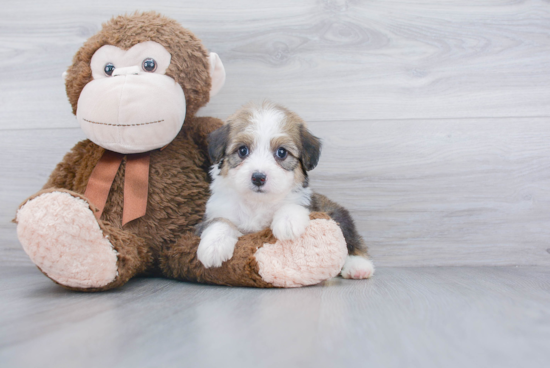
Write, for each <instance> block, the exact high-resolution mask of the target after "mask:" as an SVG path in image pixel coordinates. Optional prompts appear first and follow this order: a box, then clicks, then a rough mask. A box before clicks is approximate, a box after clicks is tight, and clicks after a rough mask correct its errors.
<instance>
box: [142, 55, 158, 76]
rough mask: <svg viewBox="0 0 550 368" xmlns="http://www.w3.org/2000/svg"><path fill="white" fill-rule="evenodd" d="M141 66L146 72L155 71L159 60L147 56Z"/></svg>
mask: <svg viewBox="0 0 550 368" xmlns="http://www.w3.org/2000/svg"><path fill="white" fill-rule="evenodd" d="M141 66H142V68H143V70H145V71H146V72H150V73H153V72H154V71H155V70H157V62H156V61H155V59H153V58H147V59H145V60H143V63H142V64H141Z"/></svg>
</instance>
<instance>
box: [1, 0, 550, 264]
mask: <svg viewBox="0 0 550 368" xmlns="http://www.w3.org/2000/svg"><path fill="white" fill-rule="evenodd" d="M135 9H139V10H149V9H155V10H158V11H160V12H162V13H164V14H166V15H169V16H171V17H174V18H176V19H177V20H179V21H180V22H181V23H182V24H184V25H185V26H187V27H188V28H190V29H191V30H193V31H194V32H195V33H196V34H197V35H198V36H199V37H201V38H202V39H203V41H204V43H205V44H206V45H207V47H208V48H209V49H210V50H212V51H215V52H218V53H219V54H220V56H221V58H222V59H223V61H224V63H225V66H226V70H227V74H228V79H227V84H226V86H225V88H224V89H223V90H222V92H221V93H220V94H219V95H218V96H216V97H215V98H214V99H213V101H211V103H210V104H209V105H208V106H207V107H206V108H204V109H203V110H202V111H201V112H200V114H202V115H211V116H216V117H220V118H225V117H227V116H228V115H229V114H230V113H232V112H233V111H234V110H235V109H236V108H238V107H239V106H240V105H241V104H243V103H245V102H247V101H248V100H250V99H256V100H258V99H261V98H262V97H267V98H270V99H272V100H273V101H276V102H280V103H283V104H286V105H287V106H288V107H289V108H291V109H292V110H294V111H296V112H297V113H298V114H300V115H301V116H302V117H304V118H305V119H306V120H307V121H308V122H309V123H310V126H311V128H312V130H313V131H314V132H315V133H316V134H317V135H319V136H321V137H322V138H323V139H324V141H325V150H324V153H323V156H322V158H321V164H320V166H319V168H318V169H316V170H315V171H314V172H313V173H312V185H313V187H314V188H315V189H318V190H319V191H320V192H322V193H324V194H327V195H329V196H330V197H331V198H333V199H334V200H336V201H338V202H340V203H342V204H343V205H345V206H346V207H348V208H349V209H350V210H351V212H352V214H353V216H354V217H355V218H356V220H357V224H358V227H359V230H360V232H361V233H362V234H363V236H364V237H365V239H366V240H367V242H368V244H369V245H370V247H371V252H372V254H373V256H374V257H375V260H376V262H377V264H379V265H386V266H389V265H393V266H397V265H408V266H410V265H418V266H422V265H471V264H475V265H516V264H519V265H548V264H550V251H548V249H550V244H549V242H548V239H549V236H550V230H549V227H548V222H549V221H550V205H549V204H550V191H549V189H548V188H550V186H549V184H550V179H549V176H550V171H549V168H550V158H549V157H550V155H549V153H550V152H549V149H548V144H547V142H548V141H549V138H550V137H549V135H550V131H549V129H550V128H549V127H550V124H549V123H550V103H549V102H550V58H548V55H550V37H549V36H550V2H549V1H541V0H539V1H535V0H532V1H512V0H492V1H488V0H487V1H459V0H447V1H444V2H442V1H435V0H433V1H432V0H426V1H403V0H401V1H399V0H388V1H344V0H339V1H329V0H327V1H313V0H307V1H300V2H297V1H291V0H284V1H277V2H273V1H263V2H262V1H260V2H258V1H252V0H238V1H232V2H227V1H221V0H209V1H203V2H192V1H188V0H183V1H173V0H171V1H156V2H155V3H154V4H153V3H151V2H149V1H143V0H138V1H128V0H124V1H119V2H116V3H113V2H107V1H104V0H100V1H96V2H87V1H69V0H60V1H55V2H54V1H49V0H48V1H41V2H38V3H37V2H34V1H28V0H23V1H13V2H7V3H6V4H3V5H2V12H0V56H1V57H2V59H3V60H5V61H6V62H5V63H4V65H3V67H2V68H0V146H1V147H2V153H1V154H0V155H1V156H0V159H1V160H0V172H2V175H0V262H3V263H4V264H5V263H21V264H23V263H28V262H29V261H28V259H27V257H26V255H25V254H24V253H23V251H22V250H21V248H20V246H19V244H18V241H17V239H16V235H15V226H14V224H11V223H10V222H9V221H10V220H11V219H12V218H13V215H14V212H15V209H16V208H17V206H18V205H19V203H20V202H21V201H22V200H23V199H24V198H26V197H27V196H28V195H30V194H32V193H34V192H36V191H37V190H38V189H39V188H40V187H41V186H42V185H43V183H44V182H45V181H46V179H47V177H48V175H49V173H50V172H51V170H52V169H53V168H54V166H55V164H56V163H57V162H58V161H59V160H60V159H61V158H62V156H63V154H64V153H65V152H67V150H68V149H70V147H72V146H73V145H74V143H76V142H77V141H78V140H79V139H82V138H83V134H82V132H81V131H80V129H79V128H78V126H77V124H76V121H75V118H74V117H73V116H72V115H71V113H70V107H69V104H68V102H67V98H66V96H65V91H64V86H63V82H62V80H61V73H62V72H63V71H64V70H65V68H66V67H67V65H68V64H69V63H70V60H71V58H72V56H73V54H74V53H75V52H76V50H77V49H78V48H79V47H80V45H81V44H82V43H83V42H84V41H85V40H86V39H87V38H88V37H90V36H91V35H93V34H94V33H95V32H96V31H97V30H98V29H99V27H100V24H101V22H104V21H106V20H107V19H109V18H110V17H111V16H112V15H116V14H122V13H125V12H131V11H133V10H135Z"/></svg>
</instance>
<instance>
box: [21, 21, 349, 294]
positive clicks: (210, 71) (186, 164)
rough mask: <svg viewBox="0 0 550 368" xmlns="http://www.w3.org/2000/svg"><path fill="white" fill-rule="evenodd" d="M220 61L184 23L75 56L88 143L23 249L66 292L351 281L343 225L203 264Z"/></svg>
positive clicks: (115, 26)
mask: <svg viewBox="0 0 550 368" xmlns="http://www.w3.org/2000/svg"><path fill="white" fill-rule="evenodd" d="M224 78H225V73H224V71H223V65H222V64H221V61H220V59H219V58H218V57H217V55H215V54H209V53H208V52H207V51H206V49H205V48H204V46H203V45H202V43H201V42H200V40H199V39H197V38H196V37H195V36H194V35H193V34H192V33H191V32H189V31H188V30H186V29H184V28H183V27H181V26H180V25H179V24H178V23H177V22H176V21H174V20H171V19H168V18H166V17H164V16H162V15H159V14H157V13H154V12H146V13H136V14H133V15H130V16H119V17H116V18H113V19H112V20H110V21H109V22H107V23H106V24H104V25H103V28H102V29H101V31H100V32H99V33H98V34H96V35H95V36H93V37H91V38H90V39H89V40H88V41H87V42H86V43H85V44H84V45H83V46H82V48H81V49H80V50H79V51H78V52H77V53H76V55H75V57H74V59H73V63H72V65H71V66H70V68H69V69H68V71H67V73H66V76H65V81H66V88H67V95H68V97H69V101H70V103H71V105H72V108H73V113H75V114H76V115H77V119H78V121H79V123H80V124H81V127H82V128H83V130H84V132H85V133H86V135H87V136H88V138H89V139H88V140H85V141H82V142H79V143H78V144H77V145H76V146H75V147H74V148H73V149H72V150H71V151H70V152H69V153H68V154H67V155H66V156H65V157H64V159H63V161H62V162H61V163H59V164H58V165H57V167H56V169H55V170H54V172H53V173H52V174H51V176H50V179H49V180H48V182H47V183H46V185H45V186H44V188H43V189H42V190H41V191H39V192H38V193H36V194H34V195H33V196H31V197H30V198H28V199H27V200H25V201H24V202H23V204H22V205H21V207H20V209H19V211H18V213H17V217H16V222H17V223H18V226H17V232H18V236H19V240H20V242H21V244H22V245H23V248H24V249H25V251H26V252H27V254H28V255H29V256H30V258H31V260H32V261H33V262H34V263H35V264H36V265H37V267H38V268H39V269H40V270H41V271H42V272H43V273H44V274H45V275H46V276H48V277H49V278H51V279H52V280H53V281H55V282H56V283H58V284H60V285H62V286H64V287H66V288H69V289H73V290H82V291H100V290H107V289H111V288H114V287H117V286H121V285H123V284H124V283H126V282H127V281H128V280H129V279H130V278H132V277H133V276H136V275H139V274H146V275H162V276H165V277H168V278H175V279H182V280H189V281H198V282H205V283H214V284H221V285H235V286H256V287H273V286H275V287H291V286H301V285H311V284H316V283H319V282H321V281H323V280H326V279H328V278H331V277H333V276H335V275H337V274H338V273H339V272H340V269H341V267H342V265H343V264H344V261H345V257H346V254H347V250H346V244H345V241H344V239H343V236H342V232H341V231H340V229H339V227H338V226H337V224H336V223H335V222H334V221H332V220H330V219H329V217H328V216H327V215H326V214H321V213H313V214H312V218H313V219H314V221H312V222H311V225H310V227H309V228H308V229H307V231H306V233H305V234H304V235H303V236H302V237H301V238H299V239H297V240H294V241H286V242H281V241H277V239H275V238H274V237H273V235H272V233H271V231H270V230H264V231H261V232H259V233H256V234H249V235H246V236H243V237H242V238H240V240H239V242H238V243H237V245H236V247H235V251H234V254H233V257H232V258H231V259H230V260H229V261H227V262H224V264H223V265H222V266H221V267H218V268H208V269H205V268H204V267H203V266H202V264H201V263H200V262H199V261H198V260H197V257H196V251H197V246H198V244H199V240H200V239H199V238H198V237H197V236H196V235H194V227H195V225H196V224H197V223H199V222H200V221H201V219H202V216H203V213H204V207H205V202H206V200H207V199H208V195H209V190H208V186H209V177H208V168H209V167H210V165H211V162H210V160H209V158H208V153H207V136H208V134H209V133H210V132H212V131H213V130H215V129H217V128H218V127H220V126H221V125H222V122H221V121H220V120H218V119H215V118H209V117H195V113H196V112H197V110H198V109H199V108H200V107H202V106H204V105H205V104H206V103H207V102H208V101H209V98H210V96H211V95H213V94H215V93H216V92H217V91H218V90H219V89H220V88H221V86H222V85H223V82H224Z"/></svg>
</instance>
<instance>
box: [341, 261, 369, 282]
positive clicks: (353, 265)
mask: <svg viewBox="0 0 550 368" xmlns="http://www.w3.org/2000/svg"><path fill="white" fill-rule="evenodd" d="M372 275H374V265H373V264H372V261H371V260H370V259H367V258H364V257H360V256H348V257H347V258H346V263H345V264H344V267H343V268H342V277H343V278H345V279H356V280H359V279H368V278H369V277H371V276H372Z"/></svg>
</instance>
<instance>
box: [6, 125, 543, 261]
mask: <svg viewBox="0 0 550 368" xmlns="http://www.w3.org/2000/svg"><path fill="white" fill-rule="evenodd" d="M549 123H550V121H549V119H548V118H522V119H515V118H512V119H458V120H404V121H401V120H394V121H389V120H382V121H379V120H368V121H340V122H312V123H310V128H311V130H312V131H313V132H314V133H315V134H316V135H318V136H320V137H321V138H322V139H323V141H324V148H323V154H322V156H321V161H320V164H319V166H318V168H316V169H315V170H314V171H312V172H311V185H312V187H313V188H314V189H315V190H318V191H319V192H321V193H323V194H326V195H328V196H329V197H331V198H332V199H334V200H336V201H337V202H339V203H341V204H342V205H344V206H346V207H347V208H348V209H349V210H350V211H351V213H352V214H353V216H354V218H355V219H356V222H357V226H358V228H359V230H360V232H361V234H362V235H363V236H364V237H365V240H366V241H367V243H368V244H369V246H370V249H371V253H372V256H373V258H374V259H375V262H376V264H377V265H381V266H388V265H392V266H397V265H399V266H426V265H430V266H441V265H549V264H550V253H549V252H548V251H547V250H548V249H549V248H550V246H549V245H548V239H550V228H549V227H548V226H547V225H548V221H549V220H550V205H549V204H550V189H549V188H550V170H549V169H550V146H549V145H548V142H549V141H550V124H549ZM82 137H83V136H82V133H81V132H80V130H79V129H52V130H48V129H44V130H40V131H36V130H12V131H4V132H2V134H1V135H0V145H1V146H2V147H5V148H4V150H3V158H4V159H3V160H2V166H3V169H2V170H3V176H1V177H0V201H1V202H2V203H3V206H2V207H1V208H0V223H1V226H0V232H3V235H2V239H5V241H6V243H4V244H3V246H2V248H1V249H3V250H1V251H0V254H2V255H1V256H0V260H1V259H2V257H4V258H6V259H9V260H11V261H14V260H17V259H19V260H20V261H22V262H24V261H26V256H25V255H24V254H23V253H22V252H21V251H19V253H18V251H17V250H18V249H20V248H19V245H18V244H17V242H16V241H15V236H14V231H15V228H14V225H13V224H10V223H9V220H11V218H12V217H13V215H14V213H15V210H16V208H17V206H18V205H19V203H20V202H21V201H22V200H23V199H24V198H26V197H27V196H29V195H31V194H33V193H34V192H35V191H37V190H38V189H39V188H40V187H41V186H42V185H43V183H44V182H45V181H46V178H47V176H48V175H49V173H50V171H51V170H52V169H53V167H54V166H55V164H56V163H57V162H58V161H59V160H60V159H61V157H62V156H63V154H64V153H65V152H66V151H67V150H68V149H69V147H71V146H72V145H73V144H74V143H75V142H76V141H78V140H79V139H81V138H82ZM17 254H19V255H20V257H17V256H16V255H17Z"/></svg>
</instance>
